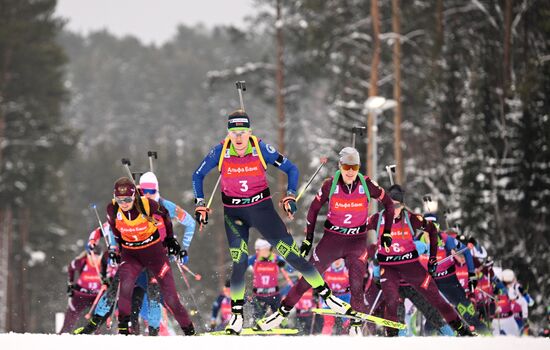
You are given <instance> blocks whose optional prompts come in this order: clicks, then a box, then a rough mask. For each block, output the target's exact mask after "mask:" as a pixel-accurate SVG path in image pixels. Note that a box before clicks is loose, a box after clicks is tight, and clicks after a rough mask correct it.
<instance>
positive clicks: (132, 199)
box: [115, 196, 134, 204]
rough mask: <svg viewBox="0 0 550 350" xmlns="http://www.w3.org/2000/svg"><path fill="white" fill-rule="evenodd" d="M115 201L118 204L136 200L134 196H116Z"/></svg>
mask: <svg viewBox="0 0 550 350" xmlns="http://www.w3.org/2000/svg"><path fill="white" fill-rule="evenodd" d="M115 201H116V202H117V203H118V204H125V203H132V202H133V201H134V197H133V196H132V197H115Z"/></svg>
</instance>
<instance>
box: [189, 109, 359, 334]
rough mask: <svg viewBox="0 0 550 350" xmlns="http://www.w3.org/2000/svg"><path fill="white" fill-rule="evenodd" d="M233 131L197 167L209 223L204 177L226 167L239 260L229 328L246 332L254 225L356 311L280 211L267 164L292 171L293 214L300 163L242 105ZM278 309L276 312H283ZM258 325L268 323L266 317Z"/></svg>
mask: <svg viewBox="0 0 550 350" xmlns="http://www.w3.org/2000/svg"><path fill="white" fill-rule="evenodd" d="M227 129H228V135H227V137H226V138H225V140H224V141H223V142H222V143H220V144H219V145H217V146H215V147H214V148H212V150H211V151H210V153H209V154H208V155H207V156H206V157H205V158H204V160H203V162H202V163H201V164H200V165H199V167H198V169H197V170H196V171H195V173H193V191H194V193H195V203H196V205H197V207H196V208H195V218H196V220H197V221H198V222H199V223H200V224H201V225H205V224H207V223H208V213H209V211H210V210H209V209H208V208H207V207H206V205H205V201H204V191H203V181H204V177H205V176H206V175H207V174H208V173H209V172H210V171H211V170H212V169H214V168H217V169H218V170H219V171H220V177H221V192H222V202H223V206H224V222H225V232H226V236H227V241H228V244H229V252H230V254H231V259H232V261H233V269H232V272H231V301H232V309H233V315H232V317H231V321H230V322H229V324H228V325H227V327H226V328H225V330H226V333H228V334H240V332H241V330H242V327H243V321H244V318H243V307H244V295H245V289H246V287H245V278H244V277H245V274H246V270H247V268H248V238H249V231H250V228H251V227H254V228H256V229H257V230H258V231H259V232H260V234H261V235H262V237H263V238H264V239H266V240H267V241H268V242H269V243H270V244H271V245H272V246H273V247H275V248H276V249H277V251H278V253H279V255H280V256H282V257H283V258H284V259H285V261H287V262H288V263H289V264H290V265H292V267H293V268H294V269H296V270H298V271H299V272H301V273H302V275H303V277H304V278H305V280H306V281H307V283H306V284H309V285H311V287H313V288H315V289H316V290H317V292H318V293H319V295H320V296H321V297H323V298H324V299H325V300H327V302H328V303H329V306H330V307H331V308H332V309H334V310H335V311H337V312H341V313H347V312H352V311H353V310H351V306H350V305H349V304H347V303H345V302H343V301H341V300H339V299H338V298H336V297H335V296H333V295H332V293H331V291H330V289H329V288H328V286H326V285H325V282H324V281H323V278H322V277H321V274H320V273H319V272H318V271H317V270H316V269H315V267H313V266H312V265H311V264H309V263H308V262H307V261H306V260H305V259H304V258H303V257H302V256H301V255H300V249H299V247H298V246H297V244H296V242H294V239H293V238H292V236H291V235H290V234H289V233H288V230H287V228H286V226H285V224H284V222H283V220H281V218H280V216H279V215H278V214H277V211H276V210H275V207H274V206H273V202H272V200H271V194H270V191H269V187H268V183H267V177H266V169H267V165H268V164H271V165H273V166H275V167H276V168H278V169H279V170H281V171H284V172H285V173H286V174H287V176H288V188H287V193H286V197H285V198H283V199H282V200H281V206H282V207H283V209H284V210H285V212H286V213H287V215H288V216H289V218H291V219H292V218H293V215H294V213H295V212H296V210H297V207H296V199H295V193H296V187H297V185H298V176H299V171H298V168H297V167H296V166H295V165H294V164H292V162H291V161H290V160H288V159H287V158H286V157H285V156H283V155H282V154H280V153H279V152H277V151H276V150H275V148H273V147H272V146H270V145H268V144H266V143H264V142H262V141H261V140H259V139H258V138H257V137H256V136H254V135H252V129H251V128H250V120H249V118H248V115H247V114H246V113H245V112H244V111H242V110H237V111H235V112H233V113H231V114H230V115H229V117H228V123H227ZM279 312H281V310H278V311H277V312H276V313H275V314H278V313H279ZM258 327H260V328H261V327H264V324H261V321H260V322H258Z"/></svg>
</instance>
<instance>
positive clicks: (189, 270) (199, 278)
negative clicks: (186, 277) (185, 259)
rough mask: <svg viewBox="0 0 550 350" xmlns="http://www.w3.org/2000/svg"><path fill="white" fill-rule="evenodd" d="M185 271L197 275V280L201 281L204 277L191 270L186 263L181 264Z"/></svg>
mask: <svg viewBox="0 0 550 350" xmlns="http://www.w3.org/2000/svg"><path fill="white" fill-rule="evenodd" d="M180 266H181V267H182V268H183V269H184V270H185V271H187V272H188V273H189V274H190V275H191V276H193V277H195V280H196V281H200V280H201V279H202V276H201V275H200V274H198V273H194V272H193V271H191V269H190V268H188V267H187V266H185V265H180Z"/></svg>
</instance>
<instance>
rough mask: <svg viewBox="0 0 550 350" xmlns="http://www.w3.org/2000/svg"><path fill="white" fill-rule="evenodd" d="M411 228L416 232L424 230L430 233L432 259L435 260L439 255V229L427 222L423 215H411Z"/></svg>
mask: <svg viewBox="0 0 550 350" xmlns="http://www.w3.org/2000/svg"><path fill="white" fill-rule="evenodd" d="M409 219H410V221H411V226H412V228H413V229H414V230H422V231H426V232H428V235H429V236H430V259H435V258H436V255H437V240H438V237H437V228H436V227H435V225H434V224H433V223H432V222H431V221H428V220H425V219H424V217H423V216H422V215H417V214H413V213H409Z"/></svg>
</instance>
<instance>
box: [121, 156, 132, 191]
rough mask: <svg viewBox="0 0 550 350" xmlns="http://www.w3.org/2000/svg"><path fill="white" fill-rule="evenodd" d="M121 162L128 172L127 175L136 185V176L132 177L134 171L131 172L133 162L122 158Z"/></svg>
mask: <svg viewBox="0 0 550 350" xmlns="http://www.w3.org/2000/svg"><path fill="white" fill-rule="evenodd" d="M120 162H121V163H122V166H123V167H124V170H126V175H128V177H129V178H130V180H131V181H132V183H133V184H134V185H135V184H136V181H135V180H134V176H133V175H132V171H131V170H130V165H132V162H130V159H128V158H122V159H121V160H120Z"/></svg>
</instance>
